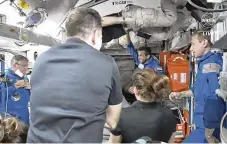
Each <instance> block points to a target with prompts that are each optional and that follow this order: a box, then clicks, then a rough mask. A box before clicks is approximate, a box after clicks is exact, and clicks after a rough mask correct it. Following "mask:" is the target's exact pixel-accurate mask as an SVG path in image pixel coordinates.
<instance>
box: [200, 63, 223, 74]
mask: <svg viewBox="0 0 227 144" xmlns="http://www.w3.org/2000/svg"><path fill="white" fill-rule="evenodd" d="M211 72H216V73H219V72H220V65H218V64H216V63H208V64H204V65H203V70H202V73H211Z"/></svg>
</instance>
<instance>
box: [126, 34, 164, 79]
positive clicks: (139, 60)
mask: <svg viewBox="0 0 227 144" xmlns="http://www.w3.org/2000/svg"><path fill="white" fill-rule="evenodd" d="M126 44H127V49H128V52H129V53H130V54H131V55H132V57H133V59H134V60H135V62H136V65H137V66H138V68H140V69H145V68H148V69H152V70H154V71H155V72H156V73H157V74H159V75H162V74H163V71H162V67H161V65H160V63H159V62H158V60H157V59H155V58H154V56H152V54H151V50H150V48H149V47H140V48H138V49H137V50H135V48H134V46H133V44H132V42H131V40H130V36H129V34H126Z"/></svg>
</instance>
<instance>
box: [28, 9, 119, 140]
mask: <svg viewBox="0 0 227 144" xmlns="http://www.w3.org/2000/svg"><path fill="white" fill-rule="evenodd" d="M65 28H66V33H67V37H68V38H67V40H66V42H65V43H64V44H61V45H58V46H56V47H55V48H50V49H49V50H47V51H46V52H44V53H43V54H42V55H40V56H39V57H38V58H37V60H36V63H35V65H34V68H33V72H32V75H31V85H32V91H31V102H30V114H31V120H30V122H31V125H30V127H29V132H28V139H27V142H28V143H101V142H102V135H103V129H104V125H105V123H107V124H108V125H109V126H110V127H111V128H112V129H114V128H115V127H116V126H117V123H118V120H119V116H120V112H121V105H122V99H123V97H122V92H121V84H120V74H119V69H118V67H117V65H116V63H115V61H114V60H113V58H111V57H110V56H107V55H105V54H104V53H102V52H100V51H99V50H100V49H101V46H102V23H101V17H100V15H99V13H98V12H97V11H95V10H93V9H91V8H75V9H73V10H72V11H71V12H70V13H69V15H68V17H67V20H66V23H65Z"/></svg>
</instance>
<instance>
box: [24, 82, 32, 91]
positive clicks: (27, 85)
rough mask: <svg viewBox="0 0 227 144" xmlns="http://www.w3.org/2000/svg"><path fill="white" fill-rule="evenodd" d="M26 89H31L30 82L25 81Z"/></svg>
mask: <svg viewBox="0 0 227 144" xmlns="http://www.w3.org/2000/svg"><path fill="white" fill-rule="evenodd" d="M24 88H26V89H31V85H30V83H29V81H25V87H24Z"/></svg>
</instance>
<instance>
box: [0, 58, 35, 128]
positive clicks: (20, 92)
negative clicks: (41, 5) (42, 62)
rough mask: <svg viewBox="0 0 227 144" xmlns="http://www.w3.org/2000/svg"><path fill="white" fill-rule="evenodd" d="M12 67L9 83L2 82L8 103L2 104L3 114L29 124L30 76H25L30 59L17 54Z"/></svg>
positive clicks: (7, 76)
mask: <svg viewBox="0 0 227 144" xmlns="http://www.w3.org/2000/svg"><path fill="white" fill-rule="evenodd" d="M11 66H12V68H11V69H10V70H9V71H8V73H6V78H7V79H8V80H10V81H9V82H7V83H3V82H2V83H1V85H2V86H4V87H5V88H4V89H1V93H0V94H1V97H3V95H2V93H5V96H6V97H5V100H6V105H2V104H3V103H1V105H2V107H3V109H1V110H0V112H1V114H2V115H4V114H5V113H7V114H8V115H11V116H15V117H17V118H19V119H20V120H22V121H23V122H24V123H25V124H29V110H28V103H29V101H30V89H31V86H30V84H29V81H28V78H27V77H26V76H25V75H26V72H27V69H28V59H27V58H26V57H24V56H22V55H16V56H14V57H13V58H12V60H11Z"/></svg>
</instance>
